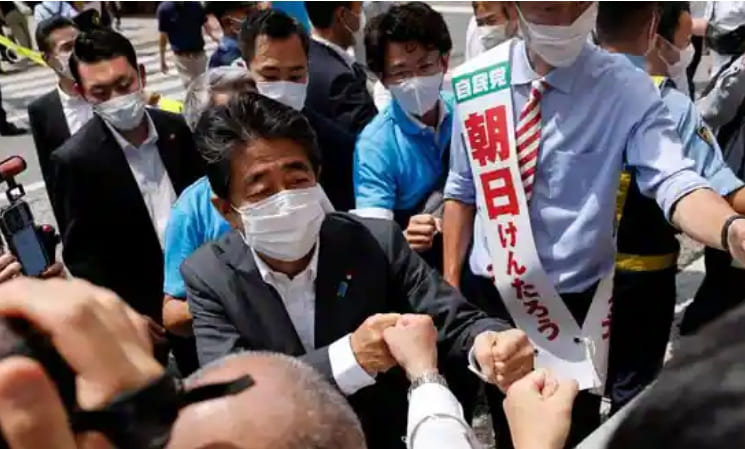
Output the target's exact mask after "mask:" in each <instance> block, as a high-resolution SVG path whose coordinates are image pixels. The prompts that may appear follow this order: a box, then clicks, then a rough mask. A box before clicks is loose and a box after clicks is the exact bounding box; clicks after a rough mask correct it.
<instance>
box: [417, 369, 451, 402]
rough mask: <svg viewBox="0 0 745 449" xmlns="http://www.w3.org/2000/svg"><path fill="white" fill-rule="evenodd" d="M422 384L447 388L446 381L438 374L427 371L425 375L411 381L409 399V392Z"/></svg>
mask: <svg viewBox="0 0 745 449" xmlns="http://www.w3.org/2000/svg"><path fill="white" fill-rule="evenodd" d="M424 384H440V385H442V386H443V387H445V388H447V386H448V383H447V381H446V380H445V378H444V377H442V376H441V375H440V373H438V372H436V371H427V372H426V373H424V374H422V375H421V376H419V377H417V378H415V379H413V380H412V381H411V385H409V393H408V396H409V397H411V392H412V391H414V390H416V389H417V388H419V387H421V386H422V385H424Z"/></svg>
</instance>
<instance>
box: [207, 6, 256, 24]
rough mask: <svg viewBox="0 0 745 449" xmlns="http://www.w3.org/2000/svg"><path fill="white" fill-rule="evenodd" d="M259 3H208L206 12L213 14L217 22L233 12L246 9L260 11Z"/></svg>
mask: <svg viewBox="0 0 745 449" xmlns="http://www.w3.org/2000/svg"><path fill="white" fill-rule="evenodd" d="M258 7H259V2H206V4H205V5H204V12H205V13H206V14H212V15H213V16H215V18H216V19H217V20H220V19H222V17H223V16H225V15H227V14H230V13H231V12H233V11H237V10H239V9H244V8H253V9H258Z"/></svg>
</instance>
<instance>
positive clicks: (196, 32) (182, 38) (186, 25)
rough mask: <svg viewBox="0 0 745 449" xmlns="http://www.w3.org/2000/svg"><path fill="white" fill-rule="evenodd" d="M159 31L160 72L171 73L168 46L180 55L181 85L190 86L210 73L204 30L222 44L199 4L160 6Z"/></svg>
mask: <svg viewBox="0 0 745 449" xmlns="http://www.w3.org/2000/svg"><path fill="white" fill-rule="evenodd" d="M157 15H158V31H159V32H160V46H159V47H160V71H161V72H163V73H168V63H167V62H166V44H170V45H171V50H173V53H174V54H175V55H176V70H177V71H178V74H179V76H180V77H181V83H182V84H183V85H184V87H188V86H189V83H191V82H192V81H193V80H194V78H196V77H198V76H199V75H201V74H202V73H204V71H205V70H207V55H206V53H205V52H204V38H203V37H202V30H204V32H205V33H207V35H208V36H209V37H210V38H211V39H212V40H213V41H215V42H219V41H220V40H219V39H218V37H217V35H216V34H215V32H214V30H212V28H211V27H209V26H208V24H207V14H206V12H205V11H204V8H203V7H202V4H201V3H199V2H163V3H161V4H160V5H159V6H158V12H157Z"/></svg>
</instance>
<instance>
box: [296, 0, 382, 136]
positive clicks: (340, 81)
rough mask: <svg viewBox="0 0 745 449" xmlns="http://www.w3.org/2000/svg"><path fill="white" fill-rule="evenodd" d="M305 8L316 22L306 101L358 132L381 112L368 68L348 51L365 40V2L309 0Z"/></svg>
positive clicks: (311, 19)
mask: <svg viewBox="0 0 745 449" xmlns="http://www.w3.org/2000/svg"><path fill="white" fill-rule="evenodd" d="M305 8H306V9H307V10H308V17H309V18H310V22H311V24H313V35H312V39H311V42H310V51H309V56H310V58H309V60H310V64H309V69H310V81H309V83H308V99H307V100H306V103H305V104H307V105H308V106H310V107H311V108H313V109H314V110H316V111H318V112H320V113H321V114H323V115H325V116H326V117H328V118H330V119H332V120H333V121H334V122H335V123H338V124H339V125H340V126H342V127H344V128H345V129H346V130H348V131H350V132H351V133H353V134H355V135H356V134H357V133H359V132H360V131H361V130H362V128H364V127H365V125H367V124H368V122H370V120H372V118H373V117H375V114H377V113H378V111H377V109H376V108H375V103H374V102H373V99H372V96H370V93H369V92H368V90H367V74H366V73H365V69H364V68H363V67H362V66H361V65H359V64H358V63H356V62H355V60H354V57H353V56H351V55H350V54H349V53H347V50H348V49H349V48H350V47H352V46H353V45H354V44H355V42H359V41H362V37H363V33H364V30H365V15H364V12H363V11H362V2H305Z"/></svg>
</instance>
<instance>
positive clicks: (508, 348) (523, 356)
mask: <svg viewBox="0 0 745 449" xmlns="http://www.w3.org/2000/svg"><path fill="white" fill-rule="evenodd" d="M473 350H474V355H475V357H476V361H477V362H478V364H479V368H480V370H481V374H482V375H483V376H484V377H485V378H486V379H488V381H489V382H490V383H492V384H494V385H496V386H498V387H499V389H500V390H502V392H506V391H507V389H508V388H509V387H510V385H512V383H513V382H515V381H516V380H518V379H521V378H522V377H523V376H525V375H526V374H528V373H529V372H531V371H532V370H533V357H534V348H533V345H532V344H531V343H530V340H528V336H527V335H526V334H525V332H523V331H521V330H520V329H510V330H508V331H504V332H494V331H486V332H483V333H481V334H479V335H478V336H477V337H476V340H475V341H474V344H473Z"/></svg>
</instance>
